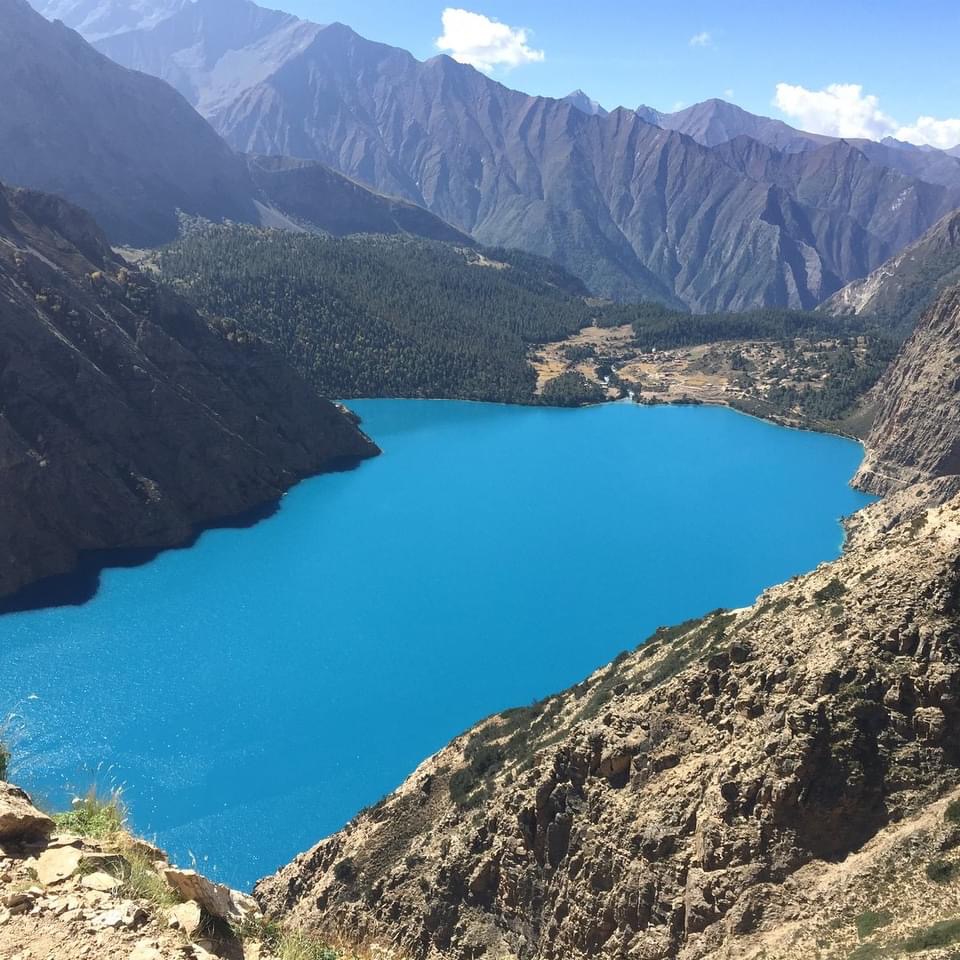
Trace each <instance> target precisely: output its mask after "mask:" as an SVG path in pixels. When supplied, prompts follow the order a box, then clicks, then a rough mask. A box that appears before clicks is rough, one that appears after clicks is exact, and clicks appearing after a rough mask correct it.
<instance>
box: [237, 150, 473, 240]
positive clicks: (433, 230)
mask: <svg viewBox="0 0 960 960" xmlns="http://www.w3.org/2000/svg"><path fill="white" fill-rule="evenodd" d="M247 167H248V169H249V171H250V176H251V179H252V180H253V183H254V185H255V186H256V188H257V189H258V190H259V191H260V192H261V193H262V194H263V197H264V200H265V201H266V202H267V203H269V204H270V206H271V207H273V208H274V209H276V210H278V211H280V212H281V213H282V215H283V216H284V217H287V218H289V219H290V220H291V221H292V222H293V224H294V225H299V226H301V227H303V228H304V229H307V230H309V231H315V230H321V231H323V232H325V233H332V234H333V235H334V236H337V237H340V236H345V235H347V234H351V233H374V234H383V235H386V236H399V235H402V236H412V237H423V238H424V239H426V240H443V241H447V242H451V243H459V244H463V245H465V246H472V245H473V241H472V240H471V239H470V238H469V237H468V236H467V235H466V234H464V233H461V232H460V231H459V230H455V229H454V228H453V227H451V226H450V225H449V224H448V223H444V221H443V220H441V219H440V218H439V217H435V216H434V215H433V214H432V213H430V212H428V211H427V210H425V209H424V208H423V207H418V206H417V205H416V204H413V203H408V202H407V201H404V200H397V199H394V198H393V197H385V196H382V195H380V194H378V193H374V192H373V191H372V190H368V189H367V188H366V187H363V186H361V185H360V184H359V183H355V182H354V181H353V180H350V179H348V178H347V177H345V176H343V174H340V173H337V172H335V171H334V170H331V169H330V168H329V167H325V166H323V164H320V163H315V162H313V161H310V160H292V159H290V158H289V157H248V158H247ZM262 219H263V220H264V221H265V225H268V221H269V216H268V215H265V216H263V217H262Z"/></svg>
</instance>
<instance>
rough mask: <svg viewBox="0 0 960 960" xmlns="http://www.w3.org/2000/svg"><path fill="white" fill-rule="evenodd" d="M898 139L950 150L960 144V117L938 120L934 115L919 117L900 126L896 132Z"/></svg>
mask: <svg viewBox="0 0 960 960" xmlns="http://www.w3.org/2000/svg"><path fill="white" fill-rule="evenodd" d="M894 136H895V137H896V138H897V139H898V140H906V141H908V142H909V143H927V144H929V145H930V146H931V147H940V148H941V149H942V150H949V149H950V147H956V146H957V145H960V119H956V120H937V119H935V118H934V117H917V119H916V120H915V121H914V122H913V123H912V124H910V125H908V126H906V127H900V129H899V130H897V132H896V133H895V134H894Z"/></svg>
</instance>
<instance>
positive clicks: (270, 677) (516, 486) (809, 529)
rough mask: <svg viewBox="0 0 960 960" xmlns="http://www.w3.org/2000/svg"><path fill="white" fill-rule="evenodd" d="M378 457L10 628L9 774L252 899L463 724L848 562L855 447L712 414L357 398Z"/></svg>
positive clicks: (4, 691) (6, 689)
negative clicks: (82, 805)
mask: <svg viewBox="0 0 960 960" xmlns="http://www.w3.org/2000/svg"><path fill="white" fill-rule="evenodd" d="M351 406H352V407H353V408H354V409H355V410H356V411H357V412H358V413H359V414H360V415H361V416H362V417H363V420H364V428H365V429H366V430H367V432H368V433H369V434H370V435H371V436H372V437H373V438H374V439H375V440H376V441H377V443H378V444H379V445H380V446H381V447H382V448H383V451H384V453H383V456H381V457H379V458H378V459H376V460H373V461H369V462H367V463H364V464H363V465H362V466H360V467H359V468H357V469H356V470H354V471H350V472H347V473H338V474H331V475H327V476H322V477H317V478H315V479H312V480H309V481H307V482H305V483H302V484H300V485H299V486H298V487H296V488H295V489H294V490H292V491H291V492H290V493H289V494H288V495H287V496H286V497H285V498H284V499H283V501H282V503H281V507H280V509H279V511H278V512H277V513H276V514H275V515H274V516H272V517H270V518H269V519H267V520H264V521H263V522H261V523H259V524H257V525H256V526H254V527H251V528H250V529H246V530H213V531H209V532H207V533H205V534H203V536H202V537H201V538H200V539H199V541H198V542H197V543H196V544H195V545H194V546H192V547H190V548H188V549H182V550H174V551H168V552H165V553H162V554H160V555H159V556H158V557H156V558H155V559H154V560H152V561H151V562H149V563H147V564H145V565H143V566H140V567H136V568H130V569H108V570H105V571H104V572H103V575H102V581H101V587H100V590H99V592H98V593H97V594H96V596H95V597H94V598H93V599H92V600H90V601H89V602H87V603H85V604H83V605H82V606H76V607H61V608H54V609H46V610H39V611H33V612H28V613H17V614H9V615H7V616H3V617H0V649H2V650H3V672H2V674H0V716H3V715H4V714H7V713H11V712H12V713H14V714H15V716H14V718H13V720H12V724H11V729H12V732H13V734H14V750H15V764H14V768H13V777H14V779H16V780H17V781H18V782H19V783H21V784H23V785H24V786H25V787H27V788H28V789H31V790H33V791H34V792H35V793H36V794H37V795H38V796H40V797H43V798H45V799H46V800H47V802H49V803H54V804H57V805H60V804H62V803H64V802H65V801H66V800H67V799H68V798H69V796H71V794H72V793H73V792H83V791H84V790H85V789H86V788H87V786H89V784H90V783H91V781H93V780H94V779H96V780H97V781H98V782H99V784H100V785H101V786H102V787H109V786H111V785H121V784H122V785H124V787H125V795H126V799H127V802H128V804H129V805H130V808H131V811H132V815H133V825H134V827H135V828H136V829H137V830H138V831H139V832H141V833H143V834H145V835H147V836H151V837H153V836H155V837H156V838H157V840H158V841H159V842H160V843H161V844H163V845H164V846H165V847H167V848H168V849H169V850H170V851H171V853H172V854H173V855H174V856H175V858H176V859H177V860H178V861H179V862H180V863H181V864H189V862H190V859H191V854H195V855H196V857H197V860H198V864H199V866H200V867H201V868H202V869H204V870H206V871H209V872H210V873H212V874H213V875H215V876H217V877H218V878H220V879H222V880H225V881H227V882H229V883H232V884H234V885H237V886H244V887H245V886H249V885H250V884H251V883H252V882H253V881H254V880H255V879H256V878H258V877H259V876H262V875H264V874H266V873H269V872H271V871H272V870H274V869H275V868H276V867H277V866H278V865H280V864H281V863H283V862H285V861H287V860H289V859H290V858H291V857H292V856H293V855H294V854H296V853H297V852H299V851H300V850H302V849H305V848H307V847H309V846H310V845H312V844H313V843H314V842H315V841H317V840H318V839H320V838H321V837H322V836H324V835H325V834H327V833H330V832H332V831H333V830H335V829H337V828H338V827H340V826H341V825H342V824H343V823H344V822H346V821H347V820H348V819H349V818H350V817H351V816H352V815H353V814H354V813H355V812H356V811H357V810H358V809H359V808H360V807H362V806H364V805H365V804H368V803H372V802H374V801H376V800H377V799H378V798H379V797H380V796H382V795H383V794H384V793H386V792H388V791H389V790H391V789H392V788H393V787H394V786H396V785H397V784H398V783H399V782H400V781H401V780H402V779H403V778H404V777H405V776H406V775H407V774H408V773H409V772H410V771H411V770H412V769H413V767H414V766H415V765H416V764H417V763H418V762H419V761H420V760H422V759H423V758H424V757H426V756H427V755H429V754H430V753H432V752H433V751H434V750H436V749H438V748H439V747H441V746H442V745H443V744H444V743H445V742H446V741H447V740H449V739H450V738H451V737H452V736H454V735H455V734H457V733H459V732H461V731H462V730H464V729H465V728H466V727H468V726H469V725H471V724H472V723H473V722H474V721H476V720H479V719H480V718H482V717H484V716H486V715H488V714H490V713H492V712H494V711H497V710H500V709H503V708H506V707H509V706H514V705H518V704H523V703H528V702H530V701H531V700H534V699H536V698H539V697H542V696H544V695H545V694H548V693H551V692H553V691H556V690H558V689H561V688H563V687H566V686H568V685H570V684H572V683H575V682H577V681H579V680H581V679H583V677H585V676H586V675H587V674H588V673H590V672H591V671H593V670H594V669H595V668H597V667H598V666H600V665H602V664H604V663H605V662H607V661H608V660H610V659H611V658H612V657H614V656H615V655H616V654H617V653H619V652H620V651H621V650H624V649H627V648H632V647H635V646H636V645H637V644H639V643H640V642H642V641H643V640H644V639H645V638H646V637H647V636H648V635H649V634H650V633H651V632H652V631H653V630H654V629H655V628H656V627H657V626H658V625H661V624H669V623H675V622H677V621H681V620H684V619H687V618H689V617H691V616H695V615H699V614H702V613H704V612H706V611H709V610H712V609H714V608H717V607H739V606H744V605H746V604H749V603H751V602H752V601H753V599H754V598H755V597H756V595H757V594H758V593H759V592H760V591H761V590H762V589H763V588H764V587H767V586H769V585H771V584H774V583H777V582H779V581H781V580H784V579H786V578H787V577H790V576H792V575H794V574H797V573H801V572H804V571H806V570H809V569H812V568H813V567H814V566H816V565H817V564H818V563H819V562H821V561H823V560H827V559H830V558H833V557H835V556H836V555H837V554H838V553H839V551H840V548H841V544H842V530H841V527H840V525H839V523H838V520H839V518H840V517H841V516H842V515H845V514H849V513H852V512H853V511H854V510H856V509H858V508H859V507H861V506H863V505H864V504H866V503H867V502H869V499H870V498H868V497H866V496H864V495H862V494H859V493H857V492H855V491H854V490H852V489H851V488H850V487H849V486H848V481H849V479H850V477H851V476H852V475H853V473H854V471H855V470H856V467H857V465H858V463H859V461H860V459H861V456H862V450H861V448H860V446H859V445H857V444H855V443H852V442H849V441H846V440H843V439H840V438H837V437H831V436H823V435H819V434H814V433H804V432H800V431H795V430H786V429H783V428H780V427H775V426H772V425H770V424H766V423H762V422H760V421H758V420H753V419H750V418H748V417H745V416H741V415H739V414H736V413H733V412H732V411H729V410H725V409H721V408H711V407H637V406H633V405H630V404H615V405H608V406H602V407H592V408H588V409H580V410H556V409H535V408H522V407H509V406H500V405H491V404H470V403H458V402H450V401H418V400H369V401H362V402H355V403H352V404H351Z"/></svg>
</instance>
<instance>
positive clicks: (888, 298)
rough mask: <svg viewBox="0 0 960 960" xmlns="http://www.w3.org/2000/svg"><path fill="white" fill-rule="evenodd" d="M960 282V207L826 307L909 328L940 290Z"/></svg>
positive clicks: (832, 299) (854, 283)
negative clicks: (877, 318) (872, 317)
mask: <svg viewBox="0 0 960 960" xmlns="http://www.w3.org/2000/svg"><path fill="white" fill-rule="evenodd" d="M958 281H960V211H956V210H955V211H953V212H952V213H949V214H947V216H945V217H943V218H942V219H941V220H939V221H937V223H935V224H934V225H933V226H932V227H931V228H930V229H929V230H928V231H927V232H926V233H925V234H924V235H923V236H922V237H921V238H920V239H919V240H917V241H916V242H915V243H912V244H910V246H908V247H906V248H905V249H903V250H901V251H900V253H898V254H896V255H895V256H893V257H891V258H890V259H889V260H888V261H887V262H886V263H884V264H883V265H882V266H880V267H877V269H876V270H874V271H873V272H872V273H871V274H870V275H869V276H866V277H864V278H863V279H862V280H855V281H854V282H853V283H849V284H847V286H845V287H844V288H843V289H842V290H839V291H837V293H835V294H834V295H833V296H832V297H831V298H830V299H829V300H827V301H826V303H824V304H823V305H822V306H821V307H820V309H821V310H823V311H825V312H826V313H832V314H834V315H836V316H843V315H854V316H875V317H881V318H883V319H884V320H887V321H889V323H890V324H891V326H895V327H896V326H903V327H905V328H906V329H907V331H908V332H909V330H910V328H912V326H913V325H914V324H915V323H916V322H917V320H918V319H919V318H920V315H921V314H922V313H923V311H924V310H925V309H926V308H927V307H929V306H930V305H931V303H932V302H933V301H934V300H935V299H936V297H937V294H938V293H940V292H941V291H942V290H944V289H946V288H947V287H949V286H951V285H953V284H955V283H957V282H958Z"/></svg>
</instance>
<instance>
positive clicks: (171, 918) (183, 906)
mask: <svg viewBox="0 0 960 960" xmlns="http://www.w3.org/2000/svg"><path fill="white" fill-rule="evenodd" d="M167 923H168V925H169V926H170V927H171V928H172V929H173V930H179V931H180V932H181V933H183V935H184V936H185V937H188V938H190V937H195V936H196V935H197V934H198V933H199V932H200V930H201V929H202V928H203V911H202V910H201V909H200V905H199V904H198V903H195V902H194V901H193V900H188V901H187V902H186V903H178V904H177V905H176V906H175V907H171V908H170V912H169V913H168V914H167Z"/></svg>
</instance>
